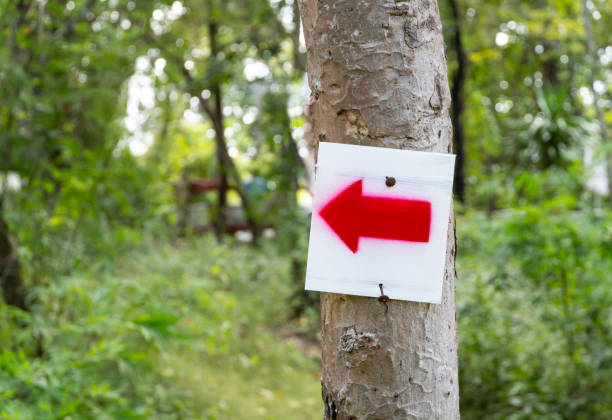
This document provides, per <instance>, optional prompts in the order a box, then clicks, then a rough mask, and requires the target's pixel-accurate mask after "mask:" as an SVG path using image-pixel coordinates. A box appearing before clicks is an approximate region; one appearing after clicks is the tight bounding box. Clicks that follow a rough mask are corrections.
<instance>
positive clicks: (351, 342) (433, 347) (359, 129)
mask: <svg viewBox="0 0 612 420" xmlns="http://www.w3.org/2000/svg"><path fill="white" fill-rule="evenodd" d="M299 4H300V11H301V13H302V19H303V23H304V35H305V39H306V46H307V69H308V76H309V83H310V87H311V90H312V94H311V101H310V108H311V110H310V113H311V115H312V117H313V119H312V123H313V132H314V135H315V138H317V139H318V140H319V141H321V140H323V141H332V142H340V143H351V144H362V145H369V146H380V147H389V148H397V149H412V150H422V151H430V152H441V153H449V152H451V149H452V126H451V122H450V118H449V114H448V109H449V106H450V93H449V87H448V79H447V69H446V58H445V54H444V41H443V38H442V24H441V22H440V16H439V10H438V5H437V3H436V1H435V0H408V1H401V2H400V1H366V0H300V3H299ZM449 223H450V224H451V226H450V228H449V230H448V232H449V234H448V235H449V237H448V245H447V255H446V271H445V273H446V274H445V279H444V287H443V295H442V303H441V304H439V305H436V304H427V303H416V302H404V301H391V302H389V304H388V311H387V310H386V309H385V306H384V305H383V304H381V303H380V302H379V301H378V300H377V299H372V298H365V297H357V296H347V295H339V294H331V293H323V294H322V295H321V327H322V340H323V354H322V357H323V378H322V387H323V400H324V403H325V418H326V419H368V420H374V419H380V420H387V419H408V418H415V419H445V420H447V419H457V418H459V390H458V374H457V326H456V316H455V292H454V278H455V263H454V259H455V249H456V242H455V233H454V227H453V225H452V224H453V221H452V220H449ZM409 277H410V273H406V278H407V279H409Z"/></svg>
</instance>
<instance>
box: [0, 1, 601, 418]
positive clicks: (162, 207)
mask: <svg viewBox="0 0 612 420" xmlns="http://www.w3.org/2000/svg"><path fill="white" fill-rule="evenodd" d="M439 5H440V9H441V13H442V17H443V23H444V30H445V37H446V43H447V46H448V50H447V57H448V67H449V80H450V83H451V90H452V94H453V105H452V117H453V122H454V126H455V139H454V140H455V153H457V155H458V168H457V173H456V179H455V199H456V204H455V209H456V214H457V234H458V243H459V253H458V262H457V273H458V278H457V282H456V288H457V303H458V313H457V317H458V323H459V342H460V346H459V351H460V353H459V359H460V393H461V394H460V395H461V411H462V415H463V417H464V418H466V419H474V418H485V419H512V418H514V419H522V418H545V419H586V418H588V419H609V418H612V334H610V331H611V329H612V309H611V307H612V305H611V302H612V283H611V282H612V275H611V274H610V273H612V211H611V210H610V200H611V199H610V195H608V185H609V182H608V180H609V176H610V174H611V173H612V172H610V171H607V169H608V165H609V164H610V163H612V160H611V156H612V147H611V134H610V125H611V122H612V110H611V109H610V108H611V107H610V104H611V100H612V83H611V82H612V40H611V37H610V30H609V27H608V26H607V25H608V24H609V23H610V18H611V16H612V2H610V1H606V0H534V1H529V2H525V1H519V0H503V1H502V0H488V1H476V0H439ZM0 39H1V40H2V42H1V43H0V154H1V159H0V286H1V287H2V297H3V299H0V418H2V419H56V418H57V419H60V418H61V419H196V418H197V419H200V418H203V419H230V418H231V419H257V418H261V419H288V418H290V419H313V418H320V417H321V412H322V403H321V401H320V388H319V387H320V383H319V379H320V361H319V359H318V354H319V353H318V338H317V337H318V327H319V325H318V322H319V320H318V316H319V310H318V306H317V305H318V296H316V294H312V293H309V294H306V293H305V292H303V291H302V289H303V281H304V268H305V257H306V247H307V232H308V223H309V205H310V199H311V197H310V193H309V190H310V179H311V177H312V160H313V156H312V153H313V152H312V139H311V138H309V131H308V116H307V115H305V106H304V105H305V104H306V103H307V102H308V96H309V90H308V87H307V84H306V83H305V77H304V72H305V54H304V53H305V47H304V45H303V40H302V37H301V35H300V20H299V14H298V9H297V4H296V3H295V0H261V1H253V0H250V1H249V0H224V1H219V0H207V1H192V0H184V1H182V2H181V1H174V2H172V1H158V0H155V1H153V0H150V1H145V0H129V1H128V0H98V1H95V0H69V1H64V0H2V1H0Z"/></svg>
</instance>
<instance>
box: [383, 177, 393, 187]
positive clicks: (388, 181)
mask: <svg viewBox="0 0 612 420" xmlns="http://www.w3.org/2000/svg"><path fill="white" fill-rule="evenodd" d="M385 178H386V179H385V185H387V187H392V186H394V185H395V178H393V177H392V176H387V177H385Z"/></svg>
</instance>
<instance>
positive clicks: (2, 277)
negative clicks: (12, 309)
mask: <svg viewBox="0 0 612 420" xmlns="http://www.w3.org/2000/svg"><path fill="white" fill-rule="evenodd" d="M0 289H2V297H3V298H4V302H5V303H6V304H8V305H11V306H16V307H18V308H21V309H23V310H24V311H27V310H29V307H28V303H27V300H26V288H25V285H24V283H23V279H22V278H21V268H20V266H19V259H18V258H17V249H16V247H15V244H14V243H13V240H12V238H11V234H10V232H9V229H8V225H7V224H6V223H5V221H4V219H3V218H2V214H1V213H0Z"/></svg>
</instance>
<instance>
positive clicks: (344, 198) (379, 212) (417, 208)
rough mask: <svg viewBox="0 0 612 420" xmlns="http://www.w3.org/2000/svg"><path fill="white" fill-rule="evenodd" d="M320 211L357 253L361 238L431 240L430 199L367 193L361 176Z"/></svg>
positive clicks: (324, 218)
mask: <svg viewBox="0 0 612 420" xmlns="http://www.w3.org/2000/svg"><path fill="white" fill-rule="evenodd" d="M319 214H320V215H321V217H322V218H323V220H325V222H326V223H327V224H328V225H329V227H330V228H332V230H333V231H334V232H335V233H336V235H338V237H339V238H340V239H341V240H342V242H344V243H345V244H346V246H347V247H349V249H350V250H351V251H353V253H356V252H357V249H358V248H359V238H360V237H368V238H378V239H390V240H396V241H409V242H429V228H430V224H431V203H430V202H429V201H419V200H404V199H401V198H390V197H372V196H364V195H363V182H362V180H361V179H360V180H359V181H356V182H354V183H352V184H351V185H349V186H348V187H347V188H346V189H344V190H343V191H342V192H341V193H340V194H338V195H337V196H336V197H334V198H333V199H331V200H330V201H329V202H328V203H327V204H326V205H325V206H324V207H323V208H322V209H321V211H320V212H319Z"/></svg>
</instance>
